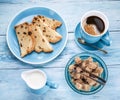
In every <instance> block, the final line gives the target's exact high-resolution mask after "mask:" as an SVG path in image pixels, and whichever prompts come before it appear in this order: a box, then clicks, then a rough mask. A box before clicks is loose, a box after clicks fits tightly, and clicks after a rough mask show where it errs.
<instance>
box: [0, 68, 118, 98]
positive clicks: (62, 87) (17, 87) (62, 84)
mask: <svg viewBox="0 0 120 100" xmlns="http://www.w3.org/2000/svg"><path fill="white" fill-rule="evenodd" d="M42 70H44V71H45V73H46V74H47V76H48V77H49V80H52V81H54V82H56V83H58V84H59V88H58V89H56V90H52V89H50V90H49V91H48V92H47V93H46V94H44V95H42V96H35V95H32V94H31V93H29V91H27V87H26V85H25V84H24V82H23V80H22V79H21V77H20V74H21V72H22V71H25V70H23V69H21V70H0V94H1V96H0V100H78V98H80V100H102V99H104V100H118V98H119V97H120V95H119V92H120V86H119V81H120V80H119V78H116V76H119V72H120V68H109V80H108V82H107V84H106V85H105V87H104V88H103V89H102V90H101V91H100V92H99V93H97V94H94V95H91V96H85V95H80V94H77V93H75V92H73V90H72V89H70V87H69V86H68V85H67V83H66V81H65V78H64V68H51V69H50V68H42Z"/></svg>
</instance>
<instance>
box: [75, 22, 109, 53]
mask: <svg viewBox="0 0 120 100" xmlns="http://www.w3.org/2000/svg"><path fill="white" fill-rule="evenodd" d="M107 34H109V32H108V33H107ZM78 38H82V36H81V31H80V23H78V24H77V26H76V29H75V42H76V44H77V45H78V46H79V47H80V48H82V49H83V50H85V51H96V50H97V49H95V48H93V47H90V46H88V45H83V44H80V43H79V42H78ZM93 45H95V46H97V47H98V48H103V47H104V46H106V45H105V44H104V43H103V42H102V41H101V40H100V41H98V42H96V43H93Z"/></svg>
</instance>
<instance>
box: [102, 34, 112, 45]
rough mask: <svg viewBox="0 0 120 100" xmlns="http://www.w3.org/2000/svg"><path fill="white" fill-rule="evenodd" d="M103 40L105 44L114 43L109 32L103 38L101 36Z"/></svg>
mask: <svg viewBox="0 0 120 100" xmlns="http://www.w3.org/2000/svg"><path fill="white" fill-rule="evenodd" d="M101 42H102V43H103V44H105V45H106V46H110V44H111V43H112V41H111V39H110V37H109V33H108V32H107V33H106V34H105V35H104V36H103V37H102V38H101Z"/></svg>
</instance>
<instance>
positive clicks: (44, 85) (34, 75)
mask: <svg viewBox="0 0 120 100" xmlns="http://www.w3.org/2000/svg"><path fill="white" fill-rule="evenodd" d="M39 75H42V77H41V76H39ZM21 77H22V79H23V80H24V81H25V83H26V85H27V87H28V90H29V91H30V92H31V93H34V94H38V95H40V94H43V93H45V92H47V91H48V90H49V89H50V88H51V89H57V88H58V84H56V83H54V82H51V81H49V80H48V79H47V76H46V74H45V73H44V72H43V71H42V70H39V69H33V70H28V71H24V72H22V74H21ZM39 79H40V81H39ZM37 80H38V81H37Z"/></svg>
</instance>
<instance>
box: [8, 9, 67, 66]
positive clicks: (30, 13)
mask: <svg viewBox="0 0 120 100" xmlns="http://www.w3.org/2000/svg"><path fill="white" fill-rule="evenodd" d="M36 15H43V16H46V17H49V18H53V19H56V20H59V21H61V22H62V26H61V27H59V28H57V32H58V33H60V34H61V35H62V37H63V38H62V40H61V41H60V42H58V43H56V44H51V45H52V47H53V49H54V51H53V52H51V53H44V52H40V53H36V52H32V53H30V54H28V55H27V56H25V57H23V58H21V57H20V49H19V44H18V40H17V37H16V33H15V30H14V26H15V25H16V24H20V23H22V22H25V21H27V22H31V21H32V18H33V17H34V16H36ZM67 38H68V33H67V29H66V25H65V22H64V21H63V19H62V18H61V17H60V15H58V14H57V13H56V12H55V11H53V10H51V9H49V8H45V7H31V8H27V9H25V10H23V11H21V12H19V13H18V14H17V15H16V16H15V17H14V18H13V20H12V21H11V22H10V24H9V26H8V29H7V44H8V47H9V49H10V51H11V52H12V53H13V55H15V56H16V57H17V58H18V59H19V60H21V61H23V62H25V63H30V64H43V63H47V62H49V61H51V60H53V59H54V58H56V57H57V56H58V55H59V54H60V53H61V52H62V51H63V49H64V47H65V46H66V43H67Z"/></svg>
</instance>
